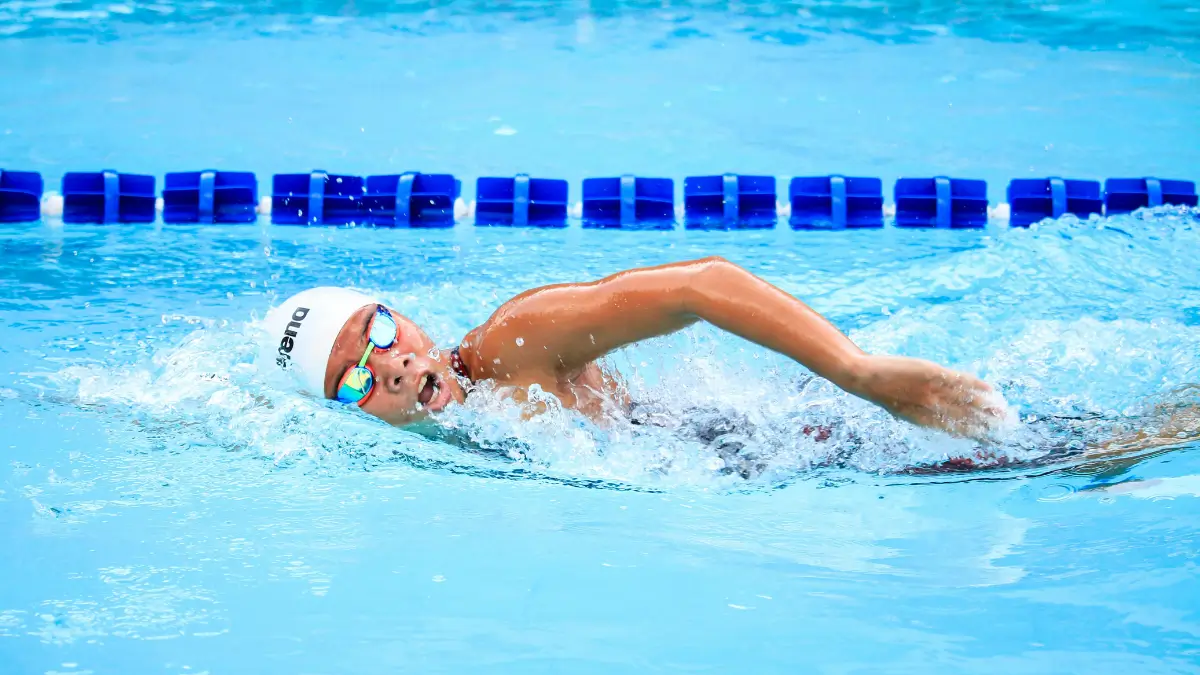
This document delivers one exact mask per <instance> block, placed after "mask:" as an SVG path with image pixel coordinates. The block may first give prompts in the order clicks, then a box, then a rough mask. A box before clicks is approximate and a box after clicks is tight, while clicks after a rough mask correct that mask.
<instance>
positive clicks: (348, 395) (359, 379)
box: [337, 305, 399, 406]
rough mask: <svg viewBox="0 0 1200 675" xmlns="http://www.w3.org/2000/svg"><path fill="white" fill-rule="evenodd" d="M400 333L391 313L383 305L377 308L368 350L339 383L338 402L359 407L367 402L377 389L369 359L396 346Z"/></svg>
mask: <svg viewBox="0 0 1200 675" xmlns="http://www.w3.org/2000/svg"><path fill="white" fill-rule="evenodd" d="M398 332H399V329H398V328H397V327H396V320H395V319H393V318H392V315H391V313H390V312H388V311H387V310H386V309H384V308H383V305H378V306H376V308H375V316H373V317H371V323H370V325H368V326H367V350H366V351H365V352H363V355H362V358H361V359H359V361H358V365H356V366H354V367H353V368H351V369H350V370H347V371H346V374H345V375H343V376H342V380H341V382H339V383H338V388H337V400H339V401H342V402H343V403H357V404H358V405H359V406H361V405H362V404H364V403H366V402H367V397H368V396H370V395H371V392H372V391H373V390H374V387H375V373H374V372H373V371H372V370H371V368H370V366H368V365H367V359H368V358H370V357H371V351H372V350H375V349H388V348H390V347H391V346H392V345H393V344H395V343H396V334H397V333H398Z"/></svg>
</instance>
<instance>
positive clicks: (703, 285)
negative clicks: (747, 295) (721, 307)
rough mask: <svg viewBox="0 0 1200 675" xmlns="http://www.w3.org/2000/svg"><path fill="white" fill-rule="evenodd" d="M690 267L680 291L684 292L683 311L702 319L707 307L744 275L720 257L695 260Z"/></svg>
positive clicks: (736, 267) (735, 266) (739, 269)
mask: <svg viewBox="0 0 1200 675" xmlns="http://www.w3.org/2000/svg"><path fill="white" fill-rule="evenodd" d="M690 267H691V270H690V271H691V273H690V274H689V275H688V279H687V280H686V282H685V283H684V284H683V286H682V288H681V289H680V290H681V291H683V293H682V294H681V295H682V298H681V299H682V300H683V302H682V307H681V309H682V310H683V311H684V312H686V313H687V314H689V315H691V316H695V317H700V318H703V317H704V315H705V311H704V310H705V307H707V306H709V305H711V304H712V302H713V300H714V298H716V297H719V296H720V295H722V294H723V293H725V292H727V291H729V290H730V286H731V285H733V280H734V278H735V277H736V276H737V275H738V274H744V271H743V270H742V268H740V267H738V266H737V265H735V264H733V263H731V262H729V261H728V260H726V259H725V258H722V257H721V256H718V255H714V256H708V257H707V258H700V259H699V260H695V261H693V263H692V264H691V266H690Z"/></svg>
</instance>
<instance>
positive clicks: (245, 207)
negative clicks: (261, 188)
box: [162, 170, 258, 223]
mask: <svg viewBox="0 0 1200 675" xmlns="http://www.w3.org/2000/svg"><path fill="white" fill-rule="evenodd" d="M162 200H163V222H164V223H253V222H255V221H256V220H258V213H257V208H258V179H257V178H255V176H254V174H253V173H250V172H246V171H212V170H210V171H180V172H176V173H169V174H167V175H166V176H165V177H164V178H163V190H162Z"/></svg>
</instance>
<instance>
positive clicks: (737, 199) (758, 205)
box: [683, 173, 779, 230]
mask: <svg viewBox="0 0 1200 675" xmlns="http://www.w3.org/2000/svg"><path fill="white" fill-rule="evenodd" d="M683 213H684V216H683V222H684V227H686V228H688V229H694V230H734V229H768V228H772V227H775V222H776V221H777V220H778V219H779V216H778V213H777V211H776V205H775V177H774V176H740V175H737V174H732V173H727V174H724V175H721V176H689V177H687V178H685V179H683Z"/></svg>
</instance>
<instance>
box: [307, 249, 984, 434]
mask: <svg viewBox="0 0 1200 675" xmlns="http://www.w3.org/2000/svg"><path fill="white" fill-rule="evenodd" d="M375 308H376V305H366V306H364V307H362V308H360V309H359V310H358V311H357V312H355V314H354V315H353V316H352V317H351V318H350V319H349V320H348V321H347V322H346V324H345V326H343V327H342V331H341V333H340V334H339V335H338V338H337V341H336V342H335V345H334V348H333V351H332V353H331V354H330V358H329V363H328V366H327V368H326V373H325V395H326V396H327V397H329V398H333V397H334V395H335V393H336V389H337V386H338V383H339V381H340V380H341V377H342V375H343V374H344V373H345V372H346V370H347V369H348V368H350V367H351V366H353V365H355V364H357V363H358V361H359V359H360V358H361V357H362V355H363V351H364V350H365V349H366V345H367V334H366V328H367V322H368V321H369V320H370V317H371V316H372V313H373V312H374V311H375ZM391 315H392V316H393V317H394V318H395V320H396V324H397V326H398V329H399V330H398V335H397V340H396V343H395V344H393V345H392V346H391V347H390V348H388V349H387V350H379V349H375V350H373V352H372V354H371V355H370V357H369V359H368V361H367V365H368V366H369V367H370V368H371V369H372V370H373V371H374V372H375V376H376V384H375V387H374V390H373V391H372V393H371V394H370V396H369V397H368V398H367V399H366V400H365V403H364V404H363V406H362V408H363V410H364V411H366V412H368V413H370V414H372V415H375V416H377V417H379V418H381V419H383V420H386V421H388V422H390V423H392V424H396V425H402V424H407V423H409V422H414V421H418V420H421V419H424V418H425V417H427V416H428V415H429V413H431V412H437V411H439V410H442V409H443V408H444V407H445V406H446V405H448V404H449V403H450V402H451V401H458V402H461V401H463V400H464V398H465V392H464V390H463V389H462V387H461V386H460V385H459V383H458V381H457V380H456V378H455V377H454V374H453V371H452V369H451V368H450V364H449V353H448V352H442V353H440V354H438V352H437V350H436V349H434V347H435V345H434V344H433V341H432V340H430V339H429V337H428V336H427V335H425V333H424V332H423V331H422V330H421V329H420V328H419V327H418V326H417V325H416V324H414V323H412V322H411V321H409V320H408V319H407V318H405V317H404V316H402V315H400V314H398V313H396V312H391ZM698 321H706V322H708V323H711V324H713V325H715V326H717V327H718V328H721V329H723V330H726V331H728V332H730V333H733V334H735V335H738V336H740V337H742V338H745V339H746V340H749V341H751V342H754V343H756V344H758V345H761V346H763V347H766V348H767V349H771V350H773V351H776V352H779V353H781V354H783V355H785V356H788V357H790V358H792V359H793V360H795V361H796V362H798V363H800V364H802V365H804V366H806V367H807V368H809V369H810V370H812V371H813V372H814V373H816V374H817V375H819V376H821V377H824V378H826V379H828V380H830V381H831V382H833V383H834V384H836V385H837V386H839V387H841V388H842V389H844V390H846V391H848V392H850V393H852V394H855V395H856V396H860V397H862V398H864V399H867V400H869V401H872V402H873V403H876V404H878V405H880V406H882V407H884V408H885V409H887V410H888V411H889V412H891V413H892V414H893V415H895V416H897V417H899V418H901V419H905V420H908V421H910V422H913V423H915V424H919V425H922V426H929V427H934V428H939V429H943V430H945V431H948V432H950V433H952V434H956V435H961V436H969V437H973V438H979V439H986V438H987V437H988V436H989V435H990V434H991V431H992V429H993V427H994V425H995V423H996V422H997V421H998V420H999V418H1000V416H1001V412H1002V411H1001V410H1000V408H999V407H998V404H997V403H996V399H995V398H994V397H992V396H991V387H990V386H988V385H987V384H986V383H984V382H982V381H980V380H978V379H977V378H975V377H972V376H970V375H967V374H964V373H959V372H956V371H952V370H949V369H947V368H943V367H942V366H939V365H937V364H934V363H930V362H928V361H923V360H920V359H910V358H904V357H892V356H873V355H870V354H866V353H864V352H863V351H862V350H861V349H859V348H858V347H857V346H856V345H855V344H854V343H853V342H851V341H850V340H849V338H847V337H846V336H845V335H843V334H842V333H841V332H840V331H838V330H837V328H835V327H834V326H833V325H832V324H830V323H829V322H828V321H826V320H825V318H824V317H822V316H821V315H820V314H818V313H817V312H815V311H813V310H812V309H811V308H810V307H808V305H806V304H804V303H803V302H801V301H800V300H797V299H796V298H794V297H792V296H790V295H788V294H787V293H784V292H783V291H781V290H779V289H778V288H775V287H774V286H772V285H771V284H769V283H767V282H766V281H764V280H762V279H759V278H758V277H756V276H754V275H753V274H750V273H749V272H747V271H746V270H744V269H742V268H740V267H738V266H737V265H734V264H732V263H730V262H728V261H726V260H724V259H722V258H704V259H701V260H695V261H689V262H682V263H674V264H669V265H662V266H658V267H648V268H641V269H634V270H628V271H625V272H620V273H618V274H614V275H612V276H609V277H606V278H604V279H601V280H599V281H593V282H587V283H578V284H558V285H553V286H544V287H541V288H536V289H533V290H530V291H526V292H525V293H522V294H520V295H518V296H516V297H515V298H513V299H511V300H509V301H508V302H506V303H504V304H503V305H502V306H501V307H500V308H499V309H497V310H496V311H495V313H493V314H492V316H491V317H490V318H489V319H488V320H487V321H485V322H484V323H483V324H482V325H481V326H479V327H477V328H475V329H474V330H472V331H471V332H470V333H468V334H467V336H466V337H465V338H464V339H463V341H462V343H461V345H460V349H459V351H460V355H461V358H462V360H463V362H464V363H465V365H466V367H467V370H468V371H469V372H470V373H471V376H472V378H473V379H474V380H476V381H479V380H493V381H494V382H495V383H496V384H497V385H499V386H502V387H509V388H510V391H511V394H512V396H513V398H514V399H516V400H518V401H520V400H523V399H524V392H526V391H527V390H528V388H529V387H531V386H532V385H534V384H536V385H539V386H540V387H541V388H542V389H543V390H545V391H547V392H550V393H553V394H554V395H555V396H557V397H558V399H559V400H560V401H561V402H562V404H563V405H564V406H566V407H569V408H573V409H576V410H579V411H581V412H583V413H584V414H587V415H590V416H598V415H599V414H600V413H601V412H602V411H603V410H604V409H605V408H606V407H608V406H613V405H616V406H622V405H624V404H625V401H623V400H621V399H620V398H619V397H618V395H617V393H616V392H617V387H616V383H615V382H614V381H613V379H612V378H611V377H609V376H608V375H606V374H605V373H604V372H603V371H602V370H601V368H600V367H599V366H598V365H597V363H596V361H597V359H600V358H602V357H603V356H605V355H606V354H608V353H610V352H612V351H614V350H617V349H620V348H621V347H624V346H626V345H629V344H632V343H635V342H638V341H641V340H645V339H648V338H652V337H657V336H661V335H666V334H669V333H673V332H675V331H678V330H681V329H683V328H686V327H687V326H690V325H692V324H693V323H696V322H698ZM431 354H433V355H432V356H431ZM431 381H432V382H433V383H434V388H435V389H436V391H431V390H429V389H428V383H429V382H431ZM423 383H424V384H425V385H426V387H424V388H425V393H424V394H422V389H423V386H422V385H423ZM422 398H424V399H427V401H425V402H422ZM418 404H421V405H418Z"/></svg>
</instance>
